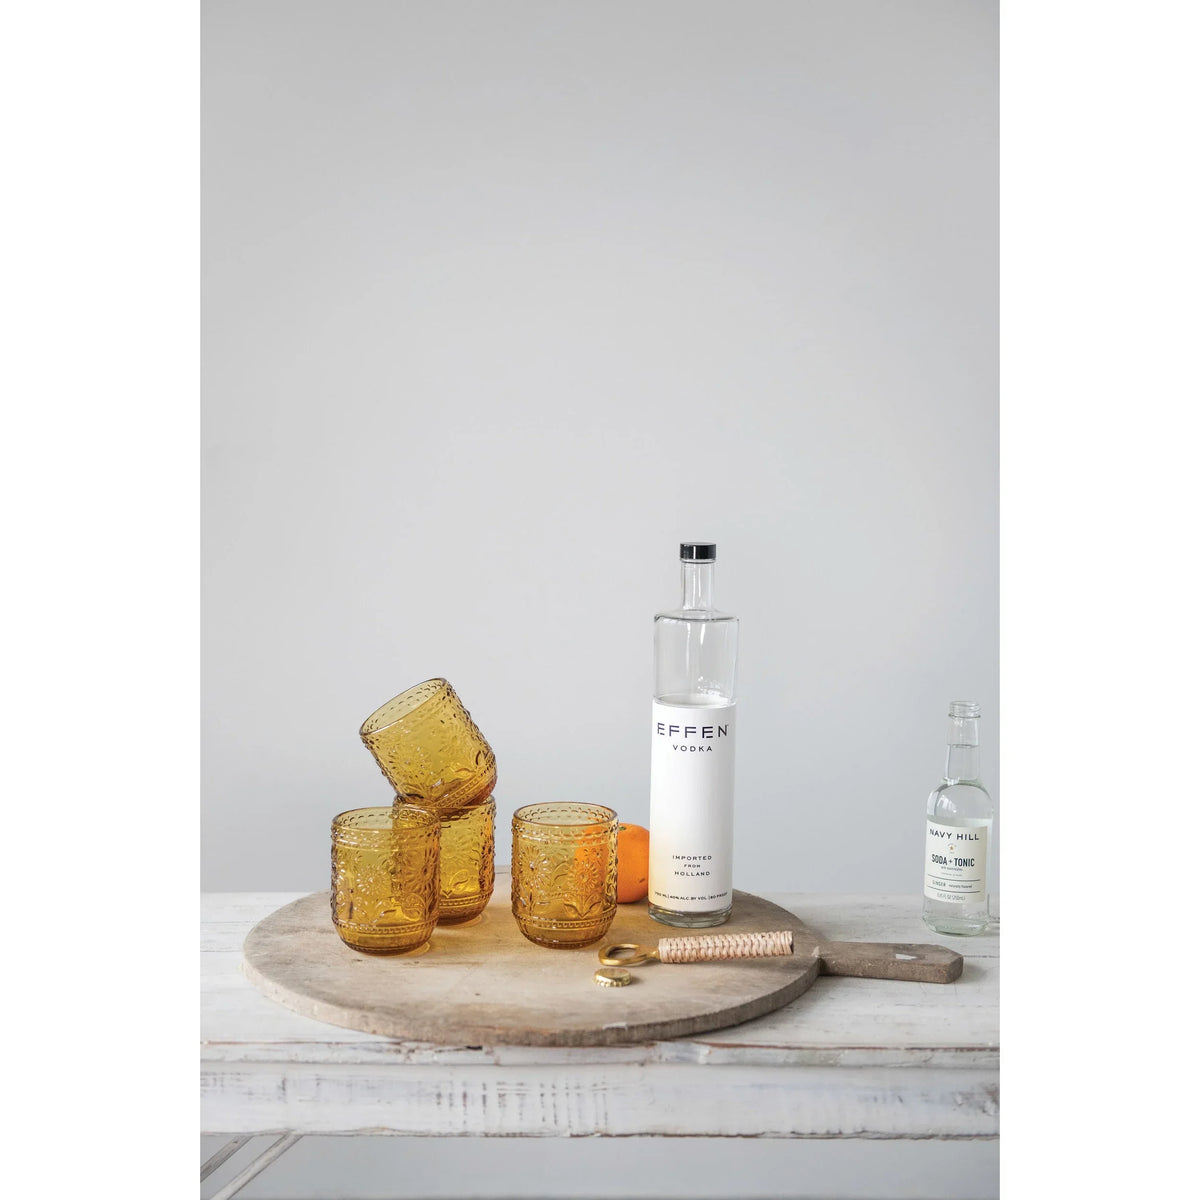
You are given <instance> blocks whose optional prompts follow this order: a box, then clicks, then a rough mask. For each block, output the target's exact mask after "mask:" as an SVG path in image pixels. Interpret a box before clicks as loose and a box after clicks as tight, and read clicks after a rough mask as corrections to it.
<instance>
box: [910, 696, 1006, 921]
mask: <svg viewBox="0 0 1200 1200" xmlns="http://www.w3.org/2000/svg"><path fill="white" fill-rule="evenodd" d="M946 741H947V746H946V776H945V778H944V779H943V780H942V782H941V783H940V784H939V785H938V786H937V787H935V788H934V789H933V791H932V792H930V793H929V800H928V801H927V802H926V805H925V909H924V917H925V924H926V925H928V926H929V928H930V929H933V930H936V931H937V932H938V933H966V934H972V933H983V931H984V930H985V929H987V927H988V923H989V910H988V892H989V883H990V880H989V869H988V855H989V852H990V850H991V841H992V819H993V817H994V816H995V811H996V810H995V805H994V804H993V803H992V798H991V796H989V795H988V792H987V789H986V788H985V787H984V786H983V784H982V783H980V782H979V705H978V704H972V703H970V702H969V701H966V700H955V701H953V702H952V703H951V705H950V731H949V734H948V736H947V739H946Z"/></svg>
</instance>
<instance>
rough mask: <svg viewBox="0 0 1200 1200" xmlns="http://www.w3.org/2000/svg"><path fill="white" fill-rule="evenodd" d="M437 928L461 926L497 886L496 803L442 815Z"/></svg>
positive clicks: (478, 911) (479, 911) (474, 916)
mask: <svg viewBox="0 0 1200 1200" xmlns="http://www.w3.org/2000/svg"><path fill="white" fill-rule="evenodd" d="M441 872H442V888H441V901H440V904H439V910H438V914H439V915H438V924H439V925H462V924H463V923H464V922H466V921H472V920H474V919H475V918H476V917H477V916H479V914H480V913H481V912H483V910H484V909H485V908H487V906H488V901H489V900H491V898H492V888H493V887H494V886H495V883H496V801H495V800H494V799H493V798H492V797H491V796H489V797H488V798H487V799H486V800H484V801H483V803H482V804H472V805H471V807H470V808H460V809H458V811H457V812H452V813H443V814H442V850H441Z"/></svg>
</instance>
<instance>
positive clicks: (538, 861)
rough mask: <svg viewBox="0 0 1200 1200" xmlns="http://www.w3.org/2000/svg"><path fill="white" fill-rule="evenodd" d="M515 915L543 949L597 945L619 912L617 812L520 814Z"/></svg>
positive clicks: (562, 806) (537, 810)
mask: <svg viewBox="0 0 1200 1200" xmlns="http://www.w3.org/2000/svg"><path fill="white" fill-rule="evenodd" d="M512 829H513V851H512V909H513V916H514V917H516V919H517V925H518V926H519V927H520V929H521V932H522V933H523V934H524V935H525V936H526V937H527V938H528V939H529V940H530V941H531V942H537V944H538V945H539V946H553V947H556V948H569V947H572V946H587V945H590V944H591V943H592V942H595V941H598V940H599V939H600V938H602V937H603V936H604V935H605V933H607V932H608V927H609V926H610V925H611V924H612V920H613V916H614V915H615V913H616V911H617V814H616V813H615V812H613V810H612V809H611V808H605V807H604V806H603V805H600V804H576V803H572V802H570V801H561V802H558V803H550V804H527V805H526V806H525V807H524V808H519V809H517V811H516V812H515V813H514V814H513V822H512Z"/></svg>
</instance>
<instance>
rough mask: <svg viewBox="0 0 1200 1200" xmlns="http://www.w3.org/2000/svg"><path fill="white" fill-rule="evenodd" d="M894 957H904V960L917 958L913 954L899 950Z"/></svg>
mask: <svg viewBox="0 0 1200 1200" xmlns="http://www.w3.org/2000/svg"><path fill="white" fill-rule="evenodd" d="M896 957H897V958H902V959H904V961H905V962H916V960H917V956H916V955H915V954H901V953H900V952H899V951H896Z"/></svg>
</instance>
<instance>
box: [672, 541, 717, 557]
mask: <svg viewBox="0 0 1200 1200" xmlns="http://www.w3.org/2000/svg"><path fill="white" fill-rule="evenodd" d="M679 559H680V561H681V562H716V561H717V543H716V542H680V543H679Z"/></svg>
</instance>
